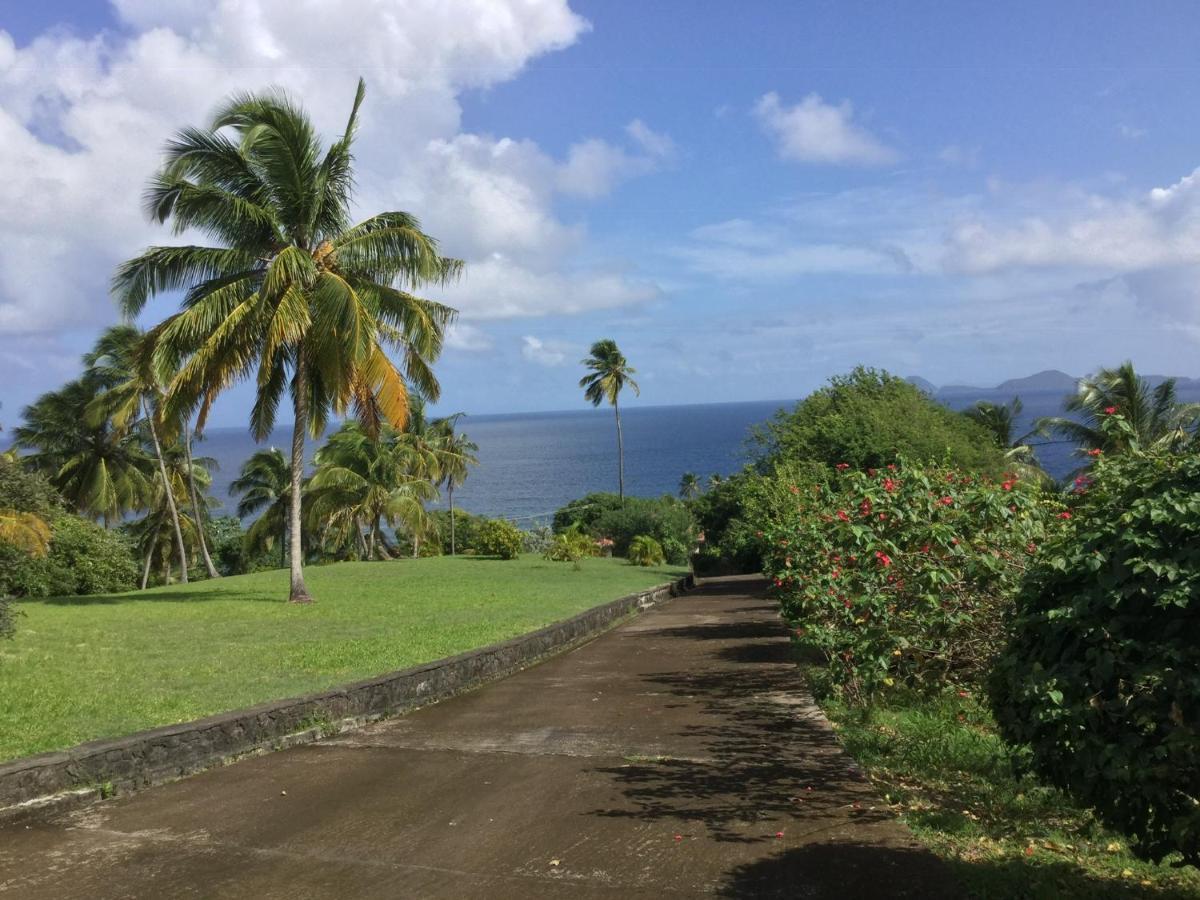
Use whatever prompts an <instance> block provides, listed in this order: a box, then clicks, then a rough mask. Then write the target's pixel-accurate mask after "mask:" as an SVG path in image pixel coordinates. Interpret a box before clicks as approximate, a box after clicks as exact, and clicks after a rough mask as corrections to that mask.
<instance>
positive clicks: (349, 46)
mask: <svg viewBox="0 0 1200 900" xmlns="http://www.w3.org/2000/svg"><path fill="white" fill-rule="evenodd" d="M114 2H115V6H116V10H117V13H118V15H119V17H120V18H121V20H122V22H123V24H124V25H125V26H126V28H125V30H123V31H121V32H112V33H106V34H105V35H103V36H100V37H96V38H93V39H89V40H82V39H78V38H74V37H71V36H69V35H66V34H64V33H59V32H50V33H47V34H46V35H43V36H42V37H40V38H38V39H37V40H35V41H34V42H32V43H31V44H29V45H27V46H22V47H16V46H15V44H14V42H13V40H12V38H11V37H10V36H9V35H8V34H7V33H5V32H3V31H0V168H2V169H3V170H4V171H5V172H6V173H7V174H6V176H5V178H4V179H0V209H4V210H5V213H6V215H5V216H4V217H3V221H0V334H3V333H8V334H17V333H28V334H38V333H50V332H53V331H54V330H55V329H60V328H65V327H70V326H73V327H76V328H94V327H95V326H97V325H99V324H102V323H104V322H108V321H112V319H113V318H114V317H115V311H114V310H113V308H112V304H111V302H110V301H109V300H108V298H107V296H106V293H107V282H108V276H109V274H110V273H111V271H112V269H113V266H114V265H115V263H117V262H118V261H119V260H121V259H122V258H126V257H128V256H130V255H132V254H134V253H136V252H138V251H139V250H140V249H141V248H142V247H144V246H145V245H146V244H148V243H154V242H157V243H167V242H170V240H171V236H170V234H169V233H168V232H167V231H166V230H164V229H162V228H158V227H151V226H150V225H148V224H147V223H146V222H145V221H144V219H143V216H142V213H141V209H140V197H141V192H142V189H143V187H144V185H145V183H146V180H147V179H148V178H149V176H150V175H151V174H152V173H153V171H154V169H155V168H156V166H157V163H158V159H159V154H160V152H161V147H162V145H163V143H164V142H165V141H166V139H167V138H168V137H169V136H170V135H171V134H172V133H173V132H174V131H175V130H176V129H178V128H179V127H181V126H183V125H188V124H201V123H203V122H204V121H205V119H206V118H207V116H208V114H209V112H210V111H211V109H212V108H213V107H214V106H215V105H216V104H217V103H218V102H219V101H220V100H221V99H222V98H223V97H224V96H226V95H227V94H229V93H231V92H233V91H244V90H253V89H258V88H263V87H266V86H271V85H277V86H282V87H284V88H285V89H287V90H288V91H289V92H291V93H292V94H293V95H295V96H296V97H298V98H301V99H302V100H303V102H304V104H305V106H306V108H307V109H308V110H309V111H310V113H311V114H312V115H313V116H314V119H315V120H316V124H317V125H318V127H319V128H320V129H322V130H323V131H324V132H325V133H326V134H331V133H336V131H338V130H340V128H341V127H342V126H343V125H344V122H345V116H346V113H347V111H348V107H349V103H350V99H351V97H352V96H353V91H354V82H355V81H356V79H357V78H358V76H359V75H360V74H361V75H363V76H364V77H365V78H366V80H367V85H368V99H367V103H366V105H365V107H364V109H363V115H362V129H361V132H360V138H359V144H358V147H357V153H356V157H357V161H358V176H359V183H360V194H359V201H360V204H361V208H362V210H364V211H366V212H374V211H375V210H377V209H381V208H384V209H386V208H392V209H394V208H399V209H409V210H412V211H414V212H416V213H417V214H418V215H419V216H420V217H421V219H422V222H423V224H424V225H425V226H426V228H427V229H428V230H429V231H430V233H432V234H434V235H435V236H437V237H438V238H439V239H440V240H441V242H442V246H443V248H444V250H445V251H446V252H447V253H451V254H454V255H457V256H461V257H464V258H465V259H466V260H467V262H468V270H469V271H470V270H471V269H472V268H474V264H476V263H480V262H482V264H483V265H482V269H483V271H482V273H481V277H480V278H476V279H474V280H473V282H472V283H473V284H476V285H481V284H486V283H487V282H488V280H489V278H491V277H492V276H491V273H490V272H489V269H490V268H492V266H491V265H490V264H489V261H490V260H493V259H495V258H496V256H495V255H496V254H500V255H501V257H502V258H504V259H505V260H506V261H507V265H508V267H509V269H510V275H511V278H510V279H509V281H510V282H511V281H512V280H513V279H516V281H517V282H518V284H517V285H516V286H514V287H510V288H509V289H507V290H502V291H501V294H502V295H503V299H502V301H501V302H499V303H490V302H489V303H486V304H483V305H486V307H487V315H488V316H491V317H495V316H497V315H530V314H540V313H542V312H564V311H565V312H569V311H582V310H585V309H588V308H591V307H589V306H588V305H587V304H588V302H589V301H594V302H595V303H596V304H598V305H599V306H602V307H604V306H613V305H621V304H623V303H626V302H633V301H634V300H635V299H636V298H637V297H639V296H641V297H644V296H648V295H649V294H647V291H646V289H645V288H644V287H643V286H640V285H638V284H637V283H635V282H631V281H630V280H629V279H627V278H626V277H625V276H623V275H621V274H612V273H608V274H604V275H596V274H594V273H592V274H589V273H585V274H583V275H581V276H575V275H572V274H570V272H571V269H570V268H566V269H564V268H563V267H564V266H568V267H570V266H574V267H578V266H580V265H582V263H581V262H580V261H579V260H577V259H574V257H573V255H575V254H578V253H580V252H581V250H582V248H583V243H582V237H583V233H584V232H583V226H582V225H580V224H578V223H569V222H564V221H563V220H561V219H560V218H559V217H558V215H557V214H556V211H555V208H554V204H555V197H556V196H557V195H558V194H559V193H562V192H566V191H571V192H573V193H578V194H581V195H583V196H595V195H597V194H600V193H603V192H604V191H606V190H609V189H611V187H612V186H613V185H615V184H616V183H617V182H619V181H620V180H621V179H623V178H628V177H634V176H636V175H639V174H643V173H644V172H647V171H650V170H652V169H653V168H654V167H655V166H656V165H658V164H659V163H660V162H661V161H662V160H663V159H665V158H666V156H667V155H668V154H667V148H669V139H668V138H665V137H663V136H661V135H657V134H656V133H655V132H653V131H652V130H651V129H649V128H648V127H647V126H645V125H644V124H643V123H641V122H636V121H635V122H634V123H631V125H630V127H629V128H628V129H627V138H628V141H629V142H630V146H629V148H627V149H622V148H620V147H618V146H616V145H614V144H610V143H608V142H605V141H603V140H600V139H593V140H590V141H584V142H582V144H580V145H577V146H578V147H579V148H581V149H579V150H578V151H576V150H575V149H572V150H571V151H569V152H568V156H567V158H566V159H565V160H563V161H559V160H555V159H553V158H551V157H550V156H548V155H547V154H546V153H544V152H543V151H542V150H541V149H540V148H539V147H538V146H537V145H536V144H534V143H533V142H531V141H524V140H513V139H510V138H505V137H492V136H487V135H474V134H464V133H461V131H460V116H461V110H460V106H459V101H458V95H459V94H460V93H461V92H462V91H464V90H468V89H475V88H485V87H488V86H490V85H494V84H498V83H500V82H503V81H505V80H508V79H511V78H513V77H515V76H516V75H517V74H518V73H519V72H520V71H521V70H522V69H523V68H524V67H525V66H526V65H527V64H528V63H529V62H530V61H531V60H533V59H534V58H536V57H538V56H540V55H543V54H546V53H549V52H552V51H555V50H558V49H561V48H563V47H566V46H568V45H570V44H571V43H573V42H574V41H575V40H576V39H577V38H578V37H579V35H580V34H582V33H583V32H584V31H585V30H586V29H587V28H588V27H589V26H588V25H587V23H586V22H585V21H584V20H583V19H582V18H580V17H579V16H578V15H576V14H575V13H573V12H572V11H571V10H570V9H569V7H568V5H567V0H455V2H453V3H451V2H446V0H404V2H401V0H342V2H339V3H336V4H330V3H327V2H321V0H292V2H285V0H239V2H237V3H232V2H223V3H211V2H201V0H114ZM568 171H572V172H574V176H573V177H572V176H568V175H565V174H564V173H565V172H568ZM577 278H578V279H579V280H578V281H577V280H576V279H577ZM534 288H537V289H534ZM469 291H470V289H469V288H464V289H463V292H462V295H463V296H468V295H469ZM552 292H553V293H556V294H557V297H558V301H557V302H551V301H550V300H549V297H548V295H549V294H550V293H552ZM652 293H653V292H651V294H652ZM525 297H530V298H531V299H530V301H529V302H528V303H526V302H524V299H523V298H525ZM468 334H469V332H467V331H461V332H459V337H458V338H456V340H458V341H459V342H460V346H461V344H462V342H466V343H471V342H472V338H468V337H467V335H468ZM475 338H476V339H477V338H478V336H477V335H476V336H475Z"/></svg>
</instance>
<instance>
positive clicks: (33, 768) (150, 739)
mask: <svg viewBox="0 0 1200 900" xmlns="http://www.w3.org/2000/svg"><path fill="white" fill-rule="evenodd" d="M691 586H692V579H691V576H688V577H686V578H682V579H680V580H679V581H676V582H673V583H670V584H664V585H659V586H658V587H655V588H651V589H650V590H647V591H643V592H641V593H637V594H630V595H628V596H626V597H622V598H621V599H619V600H614V601H613V602H611V603H606V604H604V605H603V606H597V607H593V608H592V609H589V610H587V611H586V612H582V613H580V614H579V615H577V616H574V617H573V618H570V619H567V620H565V621H562V622H556V623H554V624H553V625H548V626H547V627H545V628H542V629H541V630H539V631H534V632H532V633H530V634H525V635H521V636H520V637H516V638H513V639H511V640H508V641H504V642H503V643H500V644H492V645H491V646H488V647H482V648H480V649H478V650H472V651H470V652H468V653H462V654H459V655H458V656H451V657H448V658H446V659H440V660H437V661H435V662H431V663H426V664H425V665H421V666H414V667H413V668H411V669H402V670H401V671H398V672H392V673H390V674H387V675H381V676H379V677H378V678H371V679H368V680H367V681H360V682H357V683H356V684H351V685H348V686H346V687H343V688H337V689H334V690H331V691H325V692H323V693H319V694H311V695H309V696H307V697H299V698H295V699H291V700H277V701H273V702H271V703H264V704H261V705H259V706H253V707H250V708H249V709H240V710H235V711H233V712H227V713H221V714H220V715H216V716H209V717H208V718H205V719H198V720H196V721H194V722H184V723H182V724H180V725H168V726H165V727H163V728H153V729H151V730H149V731H141V732H138V733H137V734H132V735H129V736H128V737H122V738H116V739H113V740H101V741H89V742H88V743H86V744H80V745H79V746H77V747H74V748H73V749H71V750H65V751H63V752H59V753H43V754H40V755H38V756H30V757H27V758H25V759H19V760H16V761H15V762H10V763H5V764H3V765H0V818H5V817H11V816H14V815H19V814H21V813H22V812H25V811H29V810H31V809H40V808H43V807H44V806H46V805H48V804H58V803H63V804H66V803H79V802H86V801H88V800H92V799H97V798H100V797H104V796H108V795H109V794H110V793H113V792H119V791H129V790H138V789H140V788H143V787H148V786H150V785H153V784H159V783H162V782H164V781H171V780H174V779H176V778H180V777H183V776H184V775H188V774H190V773H193V772H197V771H200V770H201V769H206V768H209V767H211V766H214V765H217V764H219V763H223V762H228V761H230V760H232V759H236V758H237V757H240V756H244V755H246V754H250V753H256V752H265V751H269V750H278V749H282V748H283V747H288V746H293V745H295V744H300V743H306V742H309V741H315V740H319V739H320V738H321V737H322V736H323V735H328V734H333V733H340V732H342V731H346V730H348V729H350V728H354V727H358V726H361V725H363V724H365V723H366V722H370V721H374V720H376V719H380V718H384V717H386V716H392V715H396V714H397V713H401V712H406V711H409V710H412V709H415V708H416V707H419V706H427V705H428V704H430V703H435V702H437V701H439V700H445V699H446V698H448V697H453V696H454V695H455V694H460V693H462V692H464V691H468V690H471V689H472V688H475V687H478V686H480V685H482V684H485V683H487V682H489V681H494V680H496V679H497V678H503V677H504V676H506V675H510V674H512V673H513V672H516V671H518V670H520V669H523V668H526V667H528V666H529V665H531V664H532V663H535V662H537V661H539V660H541V659H544V658H545V657H547V656H551V655H553V654H555V653H559V652H561V651H563V650H566V649H568V648H569V647H572V646H575V645H577V644H579V643H582V642H583V641H586V640H588V639H589V638H592V637H595V636H596V635H598V634H600V633H601V632H603V631H606V630H608V629H609V628H611V627H612V626H613V625H615V624H616V623H617V622H619V621H620V620H622V619H624V618H626V617H627V616H629V615H632V614H635V613H637V612H640V611H642V610H645V609H649V608H650V607H652V606H655V605H657V604H659V603H662V602H664V601H665V600H668V599H670V598H671V597H674V596H676V595H678V594H679V593H681V592H683V591H685V590H687V589H688V588H690V587H691Z"/></svg>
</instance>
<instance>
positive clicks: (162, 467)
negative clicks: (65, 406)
mask: <svg viewBox="0 0 1200 900" xmlns="http://www.w3.org/2000/svg"><path fill="white" fill-rule="evenodd" d="M83 364H84V366H85V367H86V370H87V372H88V373H89V374H90V375H91V376H92V377H94V378H96V379H97V380H98V381H99V382H101V383H103V384H106V385H111V387H109V388H108V389H107V390H105V391H103V392H101V393H100V394H99V395H97V397H96V399H95V400H93V401H92V403H91V404H90V405H89V407H88V411H87V412H88V417H89V418H90V419H91V420H92V421H93V422H100V421H103V420H104V419H108V420H110V421H111V423H112V426H113V428H115V429H118V430H121V431H124V430H128V429H129V428H131V427H132V426H134V425H136V424H138V423H139V422H142V423H144V425H145V428H146V431H147V432H148V433H149V435H150V441H151V444H152V446H153V448H154V459H155V461H156V462H157V463H158V474H159V478H160V479H161V487H162V488H163V489H162V490H160V492H159V494H160V496H162V497H164V498H165V500H166V507H167V511H168V513H169V514H170V523H171V528H172V529H173V531H174V532H175V550H176V553H177V554H178V559H179V580H180V581H181V582H183V583H184V584H187V580H188V558H187V550H186V549H185V547H184V543H183V529H182V527H181V526H180V523H179V509H178V507H177V506H176V504H175V492H174V491H172V490H170V489H169V487H168V482H169V479H168V477H167V468H166V464H165V463H164V462H163V447H162V440H161V439H160V437H159V432H160V430H161V428H162V422H161V420H159V419H158V416H159V415H160V414H161V401H162V383H161V381H160V380H159V379H158V377H157V375H156V373H155V371H154V365H153V345H152V344H151V343H150V341H149V340H148V338H147V336H146V335H145V334H143V333H142V332H141V330H140V329H138V328H136V327H134V326H133V325H114V326H113V327H112V328H109V329H107V330H105V331H104V332H103V333H102V334H101V335H100V337H99V338H98V339H97V340H96V345H95V346H94V347H93V348H92V350H91V352H90V353H87V354H85V355H84V357H83ZM210 565H211V563H210Z"/></svg>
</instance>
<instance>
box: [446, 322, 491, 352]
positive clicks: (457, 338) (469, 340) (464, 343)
mask: <svg viewBox="0 0 1200 900" xmlns="http://www.w3.org/2000/svg"><path fill="white" fill-rule="evenodd" d="M446 346H447V347H448V348H449V349H451V350H462V351H465V352H468V353H475V352H478V351H481V350H490V349H491V347H492V337H491V335H489V334H488V333H487V332H486V331H484V330H483V329H482V328H480V327H478V326H477V325H472V324H470V323H469V322H455V323H454V324H453V325H451V326H450V327H449V328H448V329H447V330H446Z"/></svg>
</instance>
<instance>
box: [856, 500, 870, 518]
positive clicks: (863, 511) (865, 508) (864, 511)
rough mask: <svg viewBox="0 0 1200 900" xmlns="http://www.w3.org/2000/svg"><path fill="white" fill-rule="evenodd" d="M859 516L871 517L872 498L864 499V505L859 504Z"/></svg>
mask: <svg viewBox="0 0 1200 900" xmlns="http://www.w3.org/2000/svg"><path fill="white" fill-rule="evenodd" d="M858 514H859V515H860V516H869V515H870V514H871V498H870V497H863V501H862V503H860V504H858Z"/></svg>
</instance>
